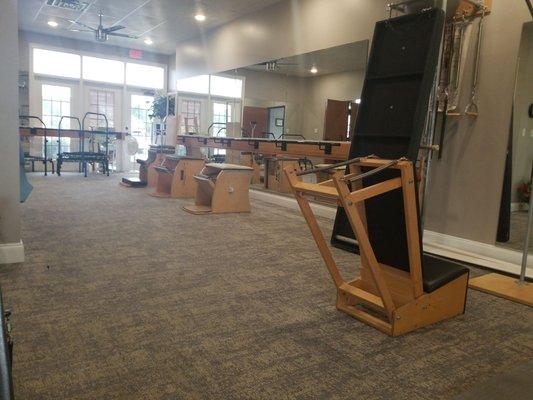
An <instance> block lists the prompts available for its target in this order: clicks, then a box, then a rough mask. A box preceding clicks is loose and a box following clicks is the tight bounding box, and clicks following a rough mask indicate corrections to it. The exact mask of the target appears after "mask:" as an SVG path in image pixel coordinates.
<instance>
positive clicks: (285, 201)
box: [250, 189, 337, 219]
mask: <svg viewBox="0 0 533 400" xmlns="http://www.w3.org/2000/svg"><path fill="white" fill-rule="evenodd" d="M250 198H251V199H255V200H261V201H264V202H266V203H271V204H276V205H278V206H282V207H286V208H290V209H291V210H296V211H300V207H299V206H298V203H297V202H296V200H295V199H294V198H291V197H287V196H280V195H277V194H274V193H268V192H263V191H262V190H253V189H251V190H250ZM309 204H310V205H311V209H312V210H313V212H314V213H315V215H316V216H317V217H323V218H329V219H335V214H336V213H337V209H336V208H335V207H328V206H324V205H322V204H317V203H311V202H310V203H309Z"/></svg>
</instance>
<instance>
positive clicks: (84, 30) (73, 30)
mask: <svg viewBox="0 0 533 400" xmlns="http://www.w3.org/2000/svg"><path fill="white" fill-rule="evenodd" d="M69 31H71V32H91V33H92V32H94V31H90V30H89V29H69Z"/></svg>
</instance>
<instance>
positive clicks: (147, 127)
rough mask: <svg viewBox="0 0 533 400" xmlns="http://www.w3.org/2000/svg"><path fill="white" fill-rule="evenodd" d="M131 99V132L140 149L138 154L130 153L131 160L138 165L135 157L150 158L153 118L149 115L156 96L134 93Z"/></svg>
mask: <svg viewBox="0 0 533 400" xmlns="http://www.w3.org/2000/svg"><path fill="white" fill-rule="evenodd" d="M130 100H131V101H130V128H131V130H130V133H131V135H132V136H133V137H134V138H135V139H136V140H137V143H138V144H139V151H138V152H137V154H136V155H130V158H131V160H130V161H131V162H132V163H133V165H136V163H135V158H144V159H146V158H148V149H149V148H150V144H151V141H152V139H151V138H152V119H151V118H150V117H149V115H150V108H151V106H152V103H153V101H154V97H153V96H146V95H139V94H132V95H131V99H130Z"/></svg>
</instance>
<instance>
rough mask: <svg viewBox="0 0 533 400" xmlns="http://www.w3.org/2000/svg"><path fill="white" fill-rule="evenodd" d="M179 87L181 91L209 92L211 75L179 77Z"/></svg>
mask: <svg viewBox="0 0 533 400" xmlns="http://www.w3.org/2000/svg"><path fill="white" fill-rule="evenodd" d="M177 88H178V91H179V92H188V93H198V94H209V75H198V76H193V77H191V78H184V79H178V84H177Z"/></svg>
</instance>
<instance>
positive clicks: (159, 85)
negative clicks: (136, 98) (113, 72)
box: [126, 63, 165, 89]
mask: <svg viewBox="0 0 533 400" xmlns="http://www.w3.org/2000/svg"><path fill="white" fill-rule="evenodd" d="M126 84H128V85H131V86H141V87H146V88H151V89H163V87H164V84H165V69H164V68H161V67H153V66H151V65H143V64H133V63H127V64H126Z"/></svg>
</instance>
